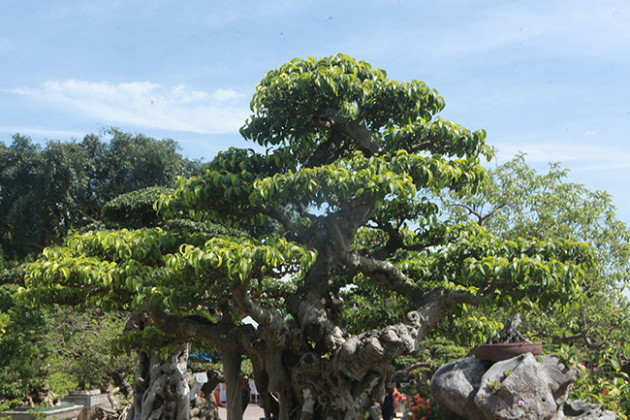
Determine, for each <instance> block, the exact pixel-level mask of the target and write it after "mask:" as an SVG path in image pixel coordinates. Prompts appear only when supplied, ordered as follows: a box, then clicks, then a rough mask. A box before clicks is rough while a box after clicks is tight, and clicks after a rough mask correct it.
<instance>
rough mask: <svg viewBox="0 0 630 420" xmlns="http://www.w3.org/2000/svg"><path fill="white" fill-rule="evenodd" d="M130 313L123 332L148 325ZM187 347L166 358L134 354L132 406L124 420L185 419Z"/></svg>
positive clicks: (145, 319)
mask: <svg viewBox="0 0 630 420" xmlns="http://www.w3.org/2000/svg"><path fill="white" fill-rule="evenodd" d="M150 322H151V321H150V319H149V318H148V317H146V316H145V315H143V314H139V313H133V314H132V315H131V316H130V317H129V319H128V320H127V325H126V326H125V331H126V332H128V331H130V330H142V329H144V327H145V326H146V325H148V324H149V323H150ZM188 352H189V345H188V344H182V345H180V346H179V347H178V348H177V349H176V350H175V351H174V352H173V353H171V354H170V355H169V356H168V357H167V358H165V359H163V358H161V357H160V356H159V355H157V354H155V353H153V352H150V351H140V352H138V359H139V363H138V368H137V369H136V375H135V382H134V385H133V404H132V406H131V408H130V409H129V413H128V415H127V420H187V419H189V418H190V401H189V394H190V388H189V386H188V381H187V378H186V370H187V364H188Z"/></svg>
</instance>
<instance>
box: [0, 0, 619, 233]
mask: <svg viewBox="0 0 630 420" xmlns="http://www.w3.org/2000/svg"><path fill="white" fill-rule="evenodd" d="M338 52H343V53H345V54H348V55H350V56H352V57H354V58H357V59H363V60H365V61H367V62H369V63H370V64H372V65H373V66H375V67H380V68H384V69H385V70H387V72H388V75H389V77H390V78H392V79H395V80H398V81H405V80H413V79H416V80H422V81H424V82H426V83H427V84H428V85H429V86H430V87H432V88H435V89H437V90H438V92H439V93H440V94H441V95H442V96H443V97H444V98H445V100H446V104H447V106H446V109H445V111H444V112H443V114H442V116H443V117H444V118H447V119H450V120H453V121H455V122H456V123H459V124H462V125H464V126H466V127H467V128H470V129H479V128H483V129H485V130H487V132H488V143H489V144H491V145H494V146H496V147H497V148H498V149H499V154H498V159H499V160H506V159H509V158H510V157H512V156H513V155H514V154H516V153H518V152H519V151H522V152H525V153H527V154H528V158H527V160H528V162H529V163H530V164H533V165H536V166H537V167H540V168H544V167H545V165H546V163H547V162H557V161H560V162H562V163H563V165H564V167H567V168H569V169H571V175H570V180H571V181H574V182H579V183H583V184H586V185H587V186H588V187H589V188H591V189H602V190H606V191H608V192H609V193H611V194H612V195H613V197H614V202H615V204H616V206H617V208H618V213H619V216H620V218H621V219H622V220H624V221H626V223H629V224H630V196H628V193H627V189H628V188H627V184H628V179H629V178H630V151H628V148H627V146H626V144H627V141H628V137H629V135H630V134H629V133H630V2H628V1H627V0H623V1H608V0H598V1H590V0H589V1H584V0H570V1H553V0H546V1H510V0H501V1H483V0H478V1H464V0H459V1H458V0H452V1H419V0H413V1H407V0H399V1H397V0H392V1H385V0H381V1H376V0H374V1H370V0H362V1H343V0H337V1H328V0H317V1H308V0H302V1H297V0H296V1H282V0H274V1H266V0H260V1H237V0H231V1H160V0H152V1H149V0H143V1H140V0H125V1H113V0H112V1H96V0H94V1H81V0H73V1H70V0H63V1H62V0H46V1H35V0H32V1H24V0H2V1H1V2H0V141H3V142H4V143H5V144H9V143H10V142H11V135H12V134H14V133H16V132H19V133H21V134H24V135H28V136H30V137H31V138H32V139H33V140H35V141H38V142H44V141H46V140H48V139H55V140H70V139H79V140H80V139H81V138H82V137H83V135H85V134H86V133H95V132H99V131H101V130H103V129H104V128H107V127H110V126H114V127H118V128H120V129H122V130H124V131H129V132H139V133H143V134H146V135H149V136H152V137H156V138H164V137H170V138H173V139H175V140H177V141H178V142H179V143H180V144H181V146H182V148H183V149H182V152H183V154H185V155H187V156H189V157H191V158H203V159H209V158H211V157H212V156H213V155H214V154H215V153H216V152H217V151H218V150H222V149H225V148H226V147H229V146H232V145H234V146H245V145H246V143H245V142H243V141H242V140H241V138H240V136H239V135H238V128H239V127H240V126H241V125H242V123H243V122H244V120H245V118H246V117H247V115H248V105H249V100H250V98H251V95H252V93H253V92H254V89H255V86H256V84H257V83H258V82H259V81H260V80H261V79H262V77H263V76H264V74H265V73H266V72H267V71H268V70H270V69H273V68H275V67H277V66H279V65H281V64H283V63H284V62H286V61H288V60H290V59H292V58H294V57H300V58H304V57H307V56H309V55H312V56H315V57H322V56H327V55H332V54H335V53H338ZM0 164H1V163H0Z"/></svg>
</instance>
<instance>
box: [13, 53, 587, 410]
mask: <svg viewBox="0 0 630 420" xmlns="http://www.w3.org/2000/svg"><path fill="white" fill-rule="evenodd" d="M443 107H444V100H443V99H442V98H441V97H440V96H439V95H438V94H437V92H436V91H435V90H432V89H430V88H428V87H427V86H426V85H425V84H424V83H422V82H417V81H413V82H409V83H397V82H395V81H392V80H389V79H387V77H386V73H385V71H383V70H380V69H374V68H372V67H371V66H370V65H368V64H367V63H364V62H361V61H356V60H354V59H351V58H349V57H347V56H343V55H337V56H334V57H329V58H323V59H314V58H312V57H310V58H308V59H306V60H297V59H296V60H293V61H291V62H289V63H287V64H285V65H283V66H282V67H280V68H278V69H277V70H273V71H271V72H269V73H268V74H267V76H266V77H265V78H264V79H263V80H262V82H261V83H260V85H259V86H258V87H257V90H256V93H255V95H254V98H253V99H252V102H251V108H252V113H253V114H252V116H251V118H250V119H249V120H248V121H247V122H246V124H245V126H244V127H243V128H242V129H241V133H242V135H243V136H244V137H246V138H247V139H250V140H253V141H255V142H257V143H258V144H259V145H261V146H264V147H266V148H267V150H266V152H265V153H258V152H255V151H253V150H237V149H229V150H227V151H225V152H222V153H219V154H218V155H217V156H216V157H215V158H214V159H213V160H212V161H211V162H210V163H209V164H207V165H206V166H205V168H204V169H205V172H204V174H203V175H201V176H198V177H192V178H189V179H182V180H180V181H179V182H178V184H177V187H176V190H175V192H174V193H173V194H171V195H165V196H163V197H162V198H161V199H160V200H158V202H157V203H156V209H157V210H159V212H160V213H161V214H162V215H163V216H164V217H166V218H182V217H188V218H189V219H191V220H195V221H196V223H191V224H190V225H189V226H188V227H187V228H183V229H182V228H181V225H180V228H177V229H169V228H168V226H167V225H164V226H162V227H156V228H150V229H139V230H118V231H99V232H90V233H86V234H82V235H75V236H73V237H71V238H70V239H69V240H68V241H67V243H66V244H65V245H64V246H63V247H59V248H55V249H49V250H47V251H46V252H45V253H44V255H43V257H42V258H41V259H39V260H37V261H36V262H35V263H33V264H32V265H30V266H29V268H28V272H29V274H28V277H27V287H26V288H25V289H24V290H23V291H22V296H23V297H24V298H25V299H27V300H31V301H38V302H42V301H50V300H55V301H60V300H61V301H64V302H74V301H77V300H85V299H88V300H93V301H94V302H96V303H98V304H100V305H107V306H110V307H113V306H116V307H121V306H122V307H133V308H135V309H146V310H147V311H148V312H149V313H150V314H151V316H152V318H153V319H154V321H156V325H158V326H159V327H160V328H161V329H162V330H163V331H165V332H169V333H172V334H176V335H177V336H178V337H179V338H182V337H183V338H188V339H194V340H197V341H201V342H204V343H206V344H208V345H210V346H213V347H215V348H218V349H224V348H226V346H232V347H231V348H236V349H237V351H239V352H241V353H244V354H247V355H249V356H250V357H252V361H253V362H254V370H255V371H256V370H257V369H259V370H262V371H264V372H265V374H266V375H268V376H269V383H270V385H269V386H270V389H276V390H278V391H279V392H284V393H286V394H283V395H284V398H281V401H283V402H284V403H285V404H286V405H290V403H291V402H292V401H293V402H295V401H297V400H299V401H300V402H304V401H303V400H302V394H301V389H302V388H304V387H307V386H308V387H311V388H312V389H311V391H312V392H314V393H315V394H317V395H318V398H320V400H319V401H320V402H321V401H324V402H326V404H321V405H318V406H317V407H319V408H317V410H321V411H320V414H322V415H323V413H331V412H338V413H339V412H349V411H351V410H354V408H352V407H362V406H364V405H369V404H370V403H371V401H372V398H376V399H377V400H379V399H380V397H381V396H382V393H383V392H384V389H385V388H384V387H385V384H386V383H387V382H388V380H387V378H386V376H387V375H388V374H389V373H391V370H388V368H387V367H386V366H389V364H390V363H391V360H392V359H393V357H395V356H397V355H399V354H405V353H409V352H412V351H414V349H416V348H417V343H418V342H419V341H420V340H421V338H422V336H423V335H424V332H425V331H426V330H427V329H428V328H431V327H433V326H435V325H436V324H437V323H438V322H439V320H440V319H441V318H442V317H443V316H444V315H445V314H446V313H447V312H448V311H449V310H450V309H451V308H452V307H454V306H456V305H457V304H461V303H468V304H475V305H476V304H481V303H485V304H496V303H498V302H500V300H501V298H502V297H504V296H508V295H514V296H518V295H521V296H522V295H530V296H533V297H535V299H538V300H540V302H541V303H542V304H543V305H550V304H552V303H556V302H558V301H559V302H565V303H566V302H568V301H570V299H571V298H572V297H574V296H576V295H577V294H578V293H579V292H580V285H581V282H580V280H579V279H580V276H581V275H582V273H583V267H582V266H583V265H584V264H588V263H589V262H590V258H591V252H590V249H589V248H588V247H587V246H586V245H582V244H580V243H577V242H574V241H570V240H559V241H539V240H535V239H531V238H530V239H527V238H526V239H523V238H515V239H513V240H510V241H505V240H502V239H500V238H498V237H496V236H493V235H491V234H489V233H488V232H487V231H486V230H485V229H484V228H483V227H482V226H478V225H476V224H472V223H461V224H455V223H451V222H450V221H449V220H447V219H445V218H444V217H443V216H442V215H441V214H440V211H439V206H438V205H437V204H436V202H435V201H434V200H433V199H432V198H433V197H435V196H436V195H438V194H440V192H441V191H464V190H465V191H472V192H474V191H476V189H477V188H478V187H479V186H480V185H482V183H484V182H485V181H486V172H485V170H484V169H483V167H482V166H481V162H480V160H481V159H483V158H486V157H489V155H490V152H489V148H488V147H487V146H486V144H485V132H483V131H469V130H467V129H465V128H463V127H461V126H458V125H456V124H454V123H452V122H448V121H443V120H442V119H440V118H439V117H438V113H439V112H440V111H441V110H442V109H443ZM204 221H205V222H204ZM208 221H212V223H213V224H210V223H209V222H208ZM202 226H204V227H202ZM393 301H395V302H396V305H395V306H394V307H392V313H394V316H390V317H388V318H387V319H386V320H387V321H391V322H392V324H393V325H390V326H387V325H386V324H385V323H384V322H383V321H384V320H385V318H383V317H378V316H365V315H366V314H370V313H372V314H373V312H372V311H373V310H377V311H378V310H379V309H380V310H381V312H382V308H377V307H376V305H378V304H388V302H393ZM408 311H411V312H410V314H409V316H408V317H407V318H405V317H404V316H403V315H404V313H406V312H408ZM398 314H400V317H399V316H398ZM246 316H250V317H252V318H253V319H254V320H255V321H256V322H257V323H258V324H259V328H258V330H256V331H254V330H253V329H251V328H249V329H248V328H241V327H239V321H240V320H241V319H243V318H244V317H246ZM471 322H472V321H471ZM476 322H478V324H479V325H476V326H475V325H472V324H470V325H465V328H466V329H468V330H470V329H471V328H474V327H479V331H483V329H484V328H486V327H487V325H490V326H491V327H492V326H493V325H494V324H492V322H491V321H488V322H487V323H485V324H484V322H483V320H477V321H476ZM349 328H350V329H349ZM371 329H373V330H372V331H371V332H369V333H367V334H368V335H365V334H362V335H358V336H353V334H358V333H360V332H361V331H369V330H371ZM375 340H376V341H375ZM361 349H362V350H361ZM313 352H314V353H315V354H317V356H311V357H310V358H308V360H306V359H302V361H301V362H299V363H298V360H300V358H301V357H302V356H303V355H304V354H306V353H313ZM353 355H354V356H353ZM357 355H360V356H361V357H359V358H358V359H357V358H356V356H357ZM352 357H355V358H354V359H351V358H352ZM280 358H282V360H280ZM318 358H319V359H318ZM313 360H318V362H317V366H320V368H317V369H316V368H314V367H313V366H315V365H311V364H312V363H314V362H313ZM350 360H352V362H351V363H350V362H349V361H350ZM345 361H348V363H346V362H345ZM320 364H321V365H320ZM307 365H308V366H310V368H309V367H307ZM300 369H301V372H302V373H308V372H310V375H311V377H312V378H313V379H312V381H316V378H317V377H318V375H324V376H325V375H326V374H325V373H324V372H325V371H327V370H328V369H332V371H333V372H335V373H334V374H332V375H333V376H335V375H337V376H335V377H337V378H338V380H335V382H334V383H332V382H326V381H330V380H331V379H330V377H331V376H326V378H328V379H325V378H320V385H317V384H315V382H312V383H311V382H309V383H303V382H302V383H298V382H296V383H293V385H292V387H289V386H288V385H282V381H283V380H285V381H286V379H287V378H291V377H295V375H296V373H295V372H297V371H298V370H300ZM308 369H311V370H312V372H311V371H308ZM318 369H319V370H318ZM307 371H308V372H307ZM292 375H293V376H292ZM370 375H372V376H370ZM374 375H376V376H374ZM374 377H376V378H378V379H377V380H373V379H374ZM342 378H344V379H342ZM366 378H367V379H366ZM344 381H354V382H353V383H355V385H353V386H352V387H350V386H342V385H343V383H344ZM274 387H275V388H274ZM336 387H340V388H336ZM289 388H290V389H289ZM298 394H299V396H298ZM350 394H352V395H350ZM350 400H353V401H355V402H356V401H358V402H356V403H349V402H348V401H350ZM353 404H354V405H353ZM322 418H323V417H322Z"/></svg>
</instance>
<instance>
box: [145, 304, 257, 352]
mask: <svg viewBox="0 0 630 420" xmlns="http://www.w3.org/2000/svg"><path fill="white" fill-rule="evenodd" d="M145 308H146V311H147V314H148V315H149V317H150V318H151V321H152V322H153V324H154V325H155V327H156V328H157V329H159V330H160V331H162V332H163V333H165V334H168V335H174V336H177V337H178V338H180V339H181V340H182V341H190V340H196V341H199V342H202V343H206V344H208V345H210V346H213V347H215V348H219V349H232V350H234V349H237V348H239V344H240V345H242V343H243V341H246V340H243V339H244V338H245V339H246V337H247V336H249V337H251V336H255V331H254V327H252V326H251V325H243V326H236V325H234V324H231V323H230V325H229V326H227V325H221V324H215V323H211V322H210V321H208V320H205V319H198V318H191V317H186V318H183V317H179V316H176V315H169V314H167V313H166V312H165V311H164V309H162V307H160V306H159V305H149V304H147V305H146V306H145ZM243 335H245V336H246V337H244V336H243Z"/></svg>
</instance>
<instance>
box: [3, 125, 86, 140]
mask: <svg viewBox="0 0 630 420" xmlns="http://www.w3.org/2000/svg"><path fill="white" fill-rule="evenodd" d="M0 133H5V134H9V135H13V134H15V133H20V134H23V135H27V136H40V137H44V138H47V139H53V138H57V137H62V138H68V137H70V138H81V137H83V136H84V135H85V133H82V132H79V131H67V130H56V129H52V128H50V129H49V128H42V127H26V126H7V125H0Z"/></svg>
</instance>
